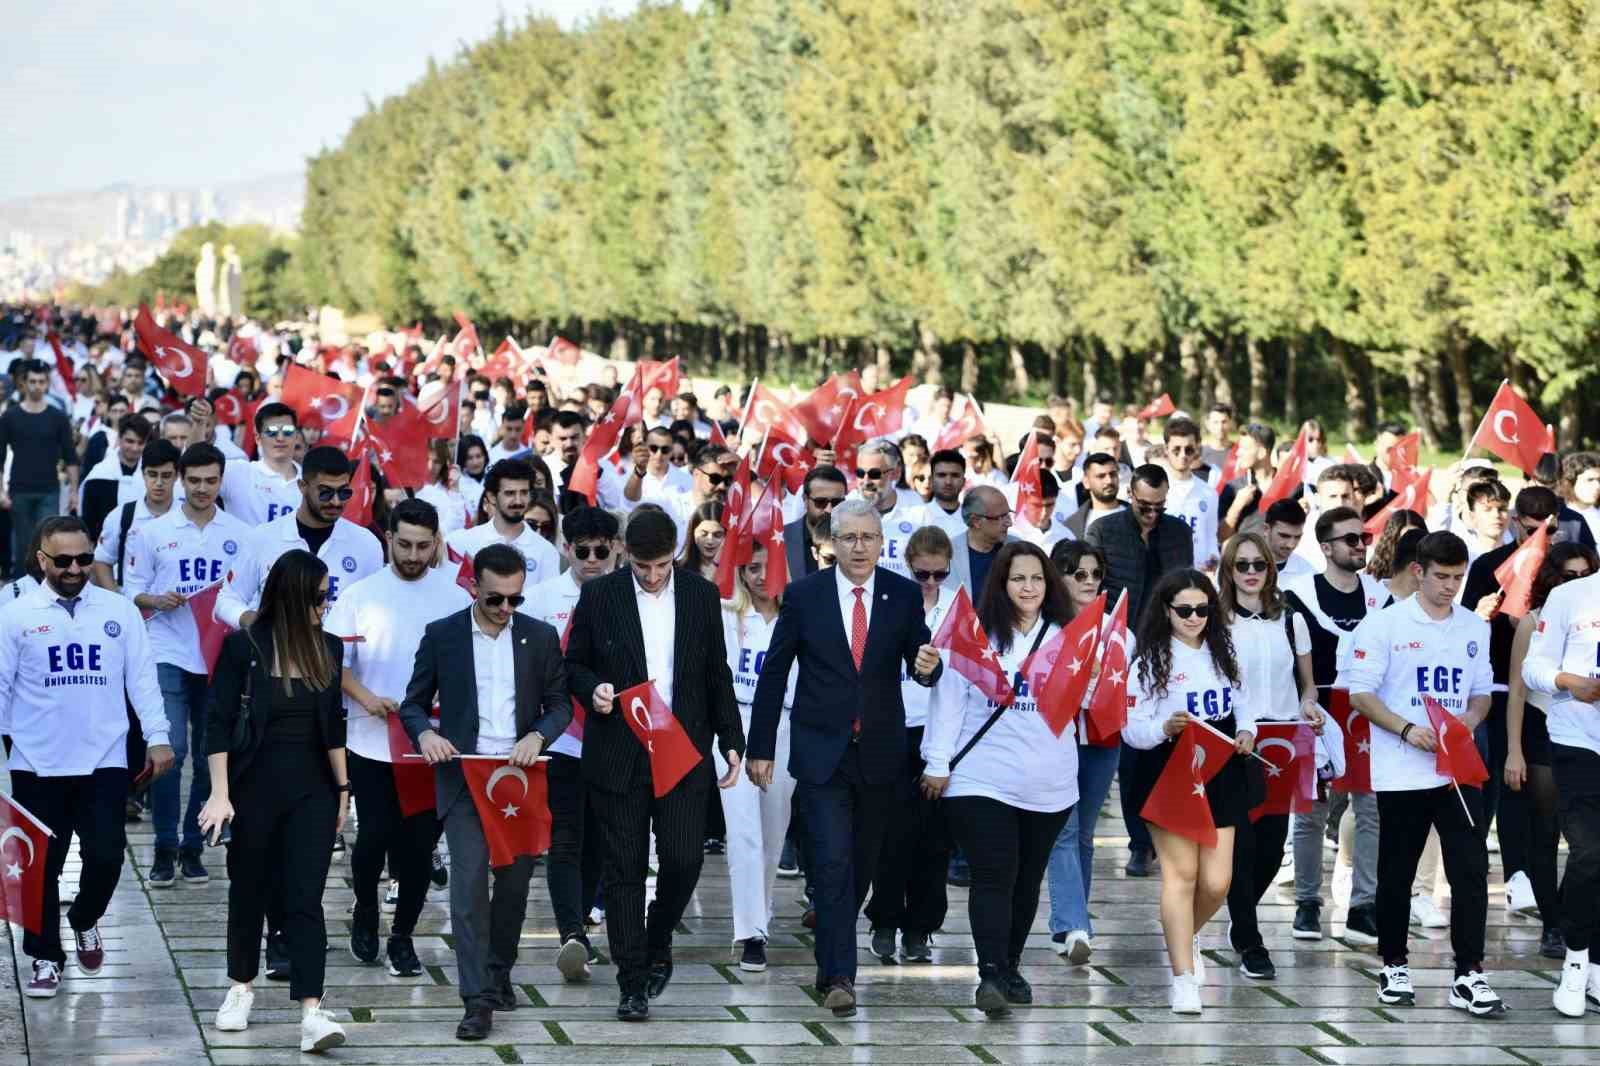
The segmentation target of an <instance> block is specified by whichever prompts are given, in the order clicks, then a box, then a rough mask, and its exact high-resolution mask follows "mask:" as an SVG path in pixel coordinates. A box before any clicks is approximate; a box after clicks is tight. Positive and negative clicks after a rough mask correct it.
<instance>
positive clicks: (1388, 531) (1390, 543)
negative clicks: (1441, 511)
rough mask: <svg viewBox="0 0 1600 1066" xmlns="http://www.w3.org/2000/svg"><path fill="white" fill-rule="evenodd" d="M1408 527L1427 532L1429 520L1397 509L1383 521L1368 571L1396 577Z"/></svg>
mask: <svg viewBox="0 0 1600 1066" xmlns="http://www.w3.org/2000/svg"><path fill="white" fill-rule="evenodd" d="M1408 529H1420V530H1422V531H1423V532H1424V533H1426V532H1427V531H1428V523H1427V520H1426V519H1424V518H1423V517H1422V516H1421V515H1420V514H1418V513H1417V512H1415V511H1396V512H1395V513H1394V514H1392V515H1390V516H1389V518H1388V520H1387V521H1385V522H1384V523H1383V532H1382V533H1379V534H1378V539H1377V540H1376V541H1375V542H1373V545H1372V556H1371V558H1369V559H1368V560H1367V567H1366V570H1367V573H1369V574H1371V575H1372V576H1373V577H1375V578H1378V579H1380V580H1383V581H1387V580H1388V579H1389V578H1391V577H1394V551H1395V549H1396V548H1398V547H1399V546H1400V534H1402V533H1404V532H1405V531H1406V530H1408ZM1269 558H1270V556H1269Z"/></svg>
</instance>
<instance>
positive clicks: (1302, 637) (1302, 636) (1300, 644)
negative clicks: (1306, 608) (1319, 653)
mask: <svg viewBox="0 0 1600 1066" xmlns="http://www.w3.org/2000/svg"><path fill="white" fill-rule="evenodd" d="M1289 624H1290V625H1291V626H1293V627H1294V653H1295V655H1296V656H1301V655H1310V654H1311V627H1310V626H1309V625H1307V624H1306V616H1305V615H1304V614H1302V613H1301V612H1299V611H1291V612H1289Z"/></svg>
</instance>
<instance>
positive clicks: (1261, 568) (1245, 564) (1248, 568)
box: [1233, 559, 1267, 574]
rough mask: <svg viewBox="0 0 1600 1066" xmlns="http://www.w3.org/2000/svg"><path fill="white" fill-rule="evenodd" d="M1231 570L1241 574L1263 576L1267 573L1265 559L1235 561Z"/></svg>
mask: <svg viewBox="0 0 1600 1066" xmlns="http://www.w3.org/2000/svg"><path fill="white" fill-rule="evenodd" d="M1233 568H1234V569H1235V570H1237V571H1238V572H1239V573H1241V574H1264V573H1266V572H1267V561H1266V560H1265V559H1235V560H1234V561H1233Z"/></svg>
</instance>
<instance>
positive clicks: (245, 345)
mask: <svg viewBox="0 0 1600 1066" xmlns="http://www.w3.org/2000/svg"><path fill="white" fill-rule="evenodd" d="M228 358H229V359H231V360H232V361H233V362H235V363H238V364H239V365H240V366H255V365H256V360H257V359H260V358H261V352H260V351H258V350H257V348H256V342H255V341H253V340H251V339H250V338H249V337H246V336H244V335H243V334H239V333H235V334H234V335H233V337H232V338H231V339H230V340H229V341H228Z"/></svg>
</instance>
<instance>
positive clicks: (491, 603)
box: [483, 592, 527, 610]
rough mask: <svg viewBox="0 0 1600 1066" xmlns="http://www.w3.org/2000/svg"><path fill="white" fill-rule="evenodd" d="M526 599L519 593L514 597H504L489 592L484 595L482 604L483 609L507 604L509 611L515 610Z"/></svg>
mask: <svg viewBox="0 0 1600 1066" xmlns="http://www.w3.org/2000/svg"><path fill="white" fill-rule="evenodd" d="M526 599H527V597H526V596H523V595H522V594H520V593H518V594H517V595H515V596H504V595H501V594H500V593H498V592H489V593H485V594H484V597H483V603H484V606H485V607H499V606H500V605H501V604H504V603H509V604H510V605H511V609H512V610H516V609H517V608H518V607H521V606H522V604H523V602H524V601H525V600H526Z"/></svg>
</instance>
